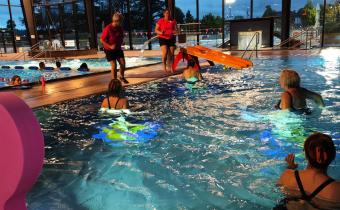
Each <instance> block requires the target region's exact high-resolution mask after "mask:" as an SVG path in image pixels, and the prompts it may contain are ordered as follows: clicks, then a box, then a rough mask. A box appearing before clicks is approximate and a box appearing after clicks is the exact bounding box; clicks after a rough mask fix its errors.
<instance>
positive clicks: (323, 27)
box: [321, 0, 327, 48]
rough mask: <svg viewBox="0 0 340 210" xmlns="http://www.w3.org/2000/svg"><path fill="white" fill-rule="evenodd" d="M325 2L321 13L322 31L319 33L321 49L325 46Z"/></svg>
mask: <svg viewBox="0 0 340 210" xmlns="http://www.w3.org/2000/svg"><path fill="white" fill-rule="evenodd" d="M326 4H327V2H326V0H323V11H322V16H323V17H322V31H321V47H322V48H323V47H324V45H325V42H324V41H325V22H326V7H327V5H326Z"/></svg>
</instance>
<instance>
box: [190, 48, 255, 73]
mask: <svg viewBox="0 0 340 210" xmlns="http://www.w3.org/2000/svg"><path fill="white" fill-rule="evenodd" d="M186 49H187V53H188V54H189V55H193V56H197V57H199V58H204V59H206V60H210V61H213V62H216V63H220V64H223V65H225V66H228V67H233V68H236V69H242V68H247V67H250V66H253V63H252V62H251V61H248V60H245V59H242V58H239V57H235V56H231V55H227V54H224V53H222V52H219V51H216V50H212V49H209V48H207V47H203V46H194V47H187V48H186Z"/></svg>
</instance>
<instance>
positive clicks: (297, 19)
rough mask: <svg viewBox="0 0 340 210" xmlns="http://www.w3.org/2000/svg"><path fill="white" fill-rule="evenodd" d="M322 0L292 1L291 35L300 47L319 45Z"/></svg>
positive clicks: (294, 42)
mask: <svg viewBox="0 0 340 210" xmlns="http://www.w3.org/2000/svg"><path fill="white" fill-rule="evenodd" d="M321 2H322V0H316V1H311V0H303V1H292V7H291V30H290V33H291V35H290V36H291V37H292V38H293V41H292V42H293V43H291V44H295V45H297V46H300V47H304V48H306V47H312V46H315V47H319V46H320V35H321V27H320V25H321V24H320V23H321V16H322V9H321V6H320V5H321Z"/></svg>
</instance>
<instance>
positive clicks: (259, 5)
mask: <svg viewBox="0 0 340 210" xmlns="http://www.w3.org/2000/svg"><path fill="white" fill-rule="evenodd" d="M253 2H254V9H253V17H254V18H261V17H277V16H281V10H282V0H254V1H253ZM293 2H296V1H292V4H293Z"/></svg>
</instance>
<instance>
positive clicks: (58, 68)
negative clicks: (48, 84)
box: [54, 61, 61, 71]
mask: <svg viewBox="0 0 340 210" xmlns="http://www.w3.org/2000/svg"><path fill="white" fill-rule="evenodd" d="M55 65H56V67H57V68H55V69H54V70H55V71H60V67H61V63H60V61H57V62H55Z"/></svg>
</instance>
